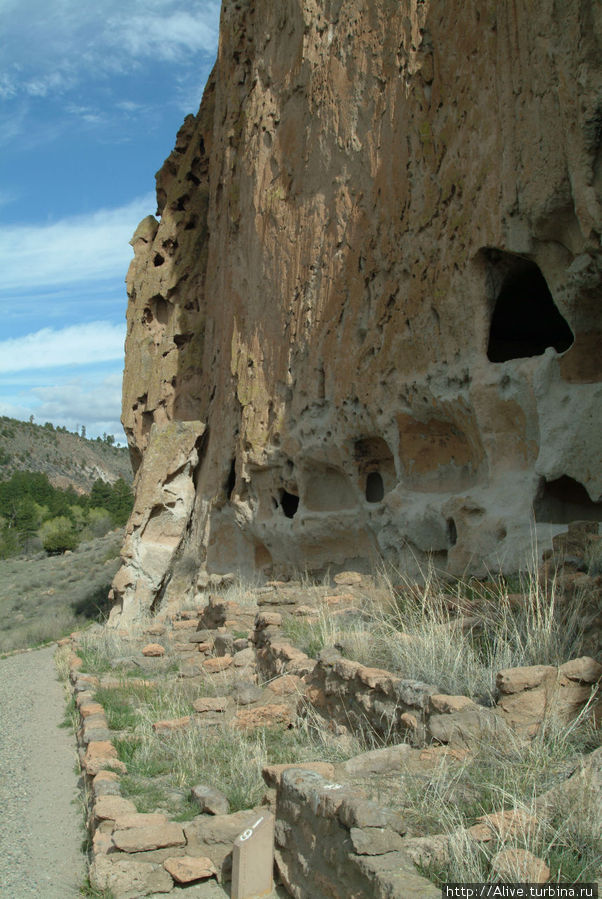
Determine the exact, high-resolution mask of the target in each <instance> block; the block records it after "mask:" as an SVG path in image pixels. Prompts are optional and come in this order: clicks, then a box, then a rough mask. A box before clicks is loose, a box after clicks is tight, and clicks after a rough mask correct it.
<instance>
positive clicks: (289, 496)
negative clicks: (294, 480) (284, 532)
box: [280, 490, 299, 518]
mask: <svg viewBox="0 0 602 899" xmlns="http://www.w3.org/2000/svg"><path fill="white" fill-rule="evenodd" d="M280 506H281V508H282V511H283V512H284V514H285V515H286V517H287V518H294V517H295V515H296V514H297V509H298V508H299V497H298V496H295V494H294V493H289V492H288V490H281V491H280Z"/></svg>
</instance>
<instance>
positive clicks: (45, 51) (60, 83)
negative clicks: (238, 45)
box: [0, 0, 220, 97]
mask: <svg viewBox="0 0 602 899" xmlns="http://www.w3.org/2000/svg"><path fill="white" fill-rule="evenodd" d="M219 10H220V3H219V2H217V0H196V2H195V0H187V2H185V0H158V2H154V3H153V2H148V0H129V2H128V4H127V5H125V8H124V4H123V3H122V2H121V0H103V2H102V3H82V2H81V0H61V2H60V3H59V2H56V0H55V2H54V3H50V4H49V3H48V0H20V2H19V3H7V2H0V29H1V30H2V32H3V34H4V41H3V60H4V62H3V66H2V71H0V96H1V95H4V96H5V97H13V96H15V95H16V94H18V93H21V92H23V93H28V94H30V95H34V96H46V94H47V93H48V92H50V91H53V90H54V91H59V92H60V91H61V90H63V89H64V88H65V87H67V86H71V85H74V84H75V83H76V82H77V81H78V80H79V79H80V78H82V77H90V74H91V73H93V74H95V75H100V76H102V74H103V73H107V72H111V73H115V72H125V71H129V70H131V69H132V68H134V67H136V65H137V64H138V61H139V60H141V59H147V58H149V57H152V58H154V59H162V60H169V61H171V62H173V63H175V64H178V65H186V64H187V63H189V62H190V58H191V56H192V55H193V54H198V53H199V52H203V53H207V54H214V53H215V51H216V48H217V37H218V24H219ZM32 46H35V51H36V52H35V53H31V52H30V48H31V47H32Z"/></svg>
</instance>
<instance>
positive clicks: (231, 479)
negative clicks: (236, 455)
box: [226, 459, 236, 500]
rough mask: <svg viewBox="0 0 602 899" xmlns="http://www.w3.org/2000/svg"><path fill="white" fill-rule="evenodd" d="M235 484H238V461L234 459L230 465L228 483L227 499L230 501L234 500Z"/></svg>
mask: <svg viewBox="0 0 602 899" xmlns="http://www.w3.org/2000/svg"><path fill="white" fill-rule="evenodd" d="M235 484H236V459H232V462H231V463H230V471H229V473H228V480H227V481H226V497H227V499H228V500H230V499H231V498H232V494H233V492H234V485H235Z"/></svg>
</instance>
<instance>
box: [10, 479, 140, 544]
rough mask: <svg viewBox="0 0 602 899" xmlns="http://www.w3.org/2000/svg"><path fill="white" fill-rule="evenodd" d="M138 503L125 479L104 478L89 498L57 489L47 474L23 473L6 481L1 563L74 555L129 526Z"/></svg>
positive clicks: (85, 494) (94, 485)
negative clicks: (84, 543)
mask: <svg viewBox="0 0 602 899" xmlns="http://www.w3.org/2000/svg"><path fill="white" fill-rule="evenodd" d="M132 503H133V495H132V489H131V487H130V485H129V484H128V483H126V481H124V479H123V478H118V479H117V480H116V481H115V482H114V483H113V484H108V483H107V482H106V481H103V480H102V479H100V478H98V479H97V480H96V481H95V482H94V484H93V485H92V490H91V491H90V493H89V494H87V493H76V492H75V490H74V489H73V488H72V487H70V488H67V489H60V488H58V487H54V486H53V485H52V484H51V483H50V481H49V479H48V476H47V475H46V474H42V473H40V472H31V471H18V472H15V473H14V474H12V475H11V477H10V478H9V479H8V480H6V481H0V558H2V559H5V558H8V557H10V556H15V555H18V554H19V553H31V552H36V551H38V550H40V549H44V550H45V551H46V552H47V553H59V552H65V550H73V549H75V547H76V546H77V545H78V543H79V542H80V540H82V539H91V538H93V537H100V536H102V535H104V534H106V533H107V532H108V531H110V530H112V529H113V528H116V527H121V526H122V525H124V524H125V522H126V521H127V519H128V516H129V514H130V511H131V508H132Z"/></svg>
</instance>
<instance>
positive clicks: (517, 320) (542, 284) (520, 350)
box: [487, 253, 574, 362]
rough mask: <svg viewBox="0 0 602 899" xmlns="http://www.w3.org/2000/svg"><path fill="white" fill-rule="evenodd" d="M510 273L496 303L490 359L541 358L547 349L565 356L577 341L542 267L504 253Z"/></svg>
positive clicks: (490, 333) (489, 347)
mask: <svg viewBox="0 0 602 899" xmlns="http://www.w3.org/2000/svg"><path fill="white" fill-rule="evenodd" d="M499 255H500V257H504V258H503V263H505V265H504V267H505V268H506V274H505V277H504V279H503V281H502V284H501V288H500V290H499V293H498V295H497V299H496V301H495V307H494V310H493V316H492V318H491V327H490V331H489V344H488V346H487V358H488V359H489V361H490V362H507V361H508V360H510V359H523V358H526V357H529V356H541V355H542V354H543V353H544V352H545V350H546V349H547V347H554V349H555V350H556V352H558V353H564V352H565V351H566V350H568V348H569V347H570V346H571V344H572V343H573V340H574V336H573V332H572V331H571V329H570V327H569V325H568V323H567V321H566V319H565V318H564V317H563V316H562V315H561V314H560V312H559V311H558V308H557V306H556V304H555V303H554V300H553V298H552V294H551V293H550V290H549V288H548V285H547V283H546V279H545V278H544V276H543V275H542V273H541V271H540V270H539V268H538V266H537V265H536V264H535V263H534V262H531V261H529V260H528V259H523V258H522V257H520V256H511V254H508V253H504V254H502V253H500V254H499Z"/></svg>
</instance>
